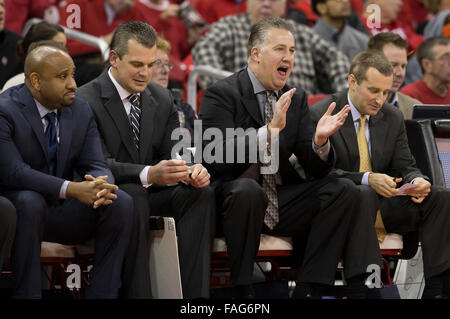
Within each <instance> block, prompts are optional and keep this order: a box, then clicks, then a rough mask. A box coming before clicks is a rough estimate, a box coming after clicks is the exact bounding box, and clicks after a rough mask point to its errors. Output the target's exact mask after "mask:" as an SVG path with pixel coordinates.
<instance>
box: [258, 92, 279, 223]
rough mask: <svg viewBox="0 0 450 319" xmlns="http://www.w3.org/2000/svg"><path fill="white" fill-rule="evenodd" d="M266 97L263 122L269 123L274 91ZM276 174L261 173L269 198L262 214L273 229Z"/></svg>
mask: <svg viewBox="0 0 450 319" xmlns="http://www.w3.org/2000/svg"><path fill="white" fill-rule="evenodd" d="M266 94H267V99H266V103H265V105H264V113H265V123H266V124H269V123H270V121H272V117H273V109H272V105H273V104H274V103H275V102H276V99H277V98H276V96H275V92H273V91H267V92H266ZM267 153H268V155H269V156H270V147H268V148H267ZM275 175H276V174H263V182H262V186H263V188H264V191H265V192H266V195H267V197H268V198H269V205H268V206H267V209H266V214H265V216H264V223H265V224H266V225H267V227H269V228H270V229H273V228H274V227H275V225H276V224H277V223H278V221H279V215H278V194H277V185H276V178H275Z"/></svg>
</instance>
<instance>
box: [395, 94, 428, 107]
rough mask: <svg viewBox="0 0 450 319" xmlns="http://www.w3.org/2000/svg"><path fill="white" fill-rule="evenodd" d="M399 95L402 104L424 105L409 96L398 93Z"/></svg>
mask: <svg viewBox="0 0 450 319" xmlns="http://www.w3.org/2000/svg"><path fill="white" fill-rule="evenodd" d="M397 95H398V100H399V102H400V103H408V104H413V105H414V104H422V102H420V101H419V100H417V99H415V98H413V97H411V96H409V95H407V94H404V93H401V92H398V93H397Z"/></svg>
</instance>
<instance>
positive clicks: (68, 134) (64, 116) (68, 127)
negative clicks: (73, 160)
mask: <svg viewBox="0 0 450 319" xmlns="http://www.w3.org/2000/svg"><path fill="white" fill-rule="evenodd" d="M59 112H60V114H59V118H58V121H59V147H58V154H57V166H56V176H60V177H61V176H62V174H63V171H64V169H63V168H64V165H63V164H64V163H66V161H67V155H68V154H69V151H70V144H71V142H72V134H73V121H72V109H71V108H70V107H63V108H62V109H61V110H60V111H59Z"/></svg>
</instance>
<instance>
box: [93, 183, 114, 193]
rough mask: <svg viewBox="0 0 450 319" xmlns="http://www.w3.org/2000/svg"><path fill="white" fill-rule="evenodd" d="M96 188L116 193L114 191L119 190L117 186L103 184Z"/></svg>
mask: <svg viewBox="0 0 450 319" xmlns="http://www.w3.org/2000/svg"><path fill="white" fill-rule="evenodd" d="M97 188H99V189H107V190H110V191H116V190H118V189H119V186H117V185H114V184H109V183H105V182H103V184H101V185H98V186H97Z"/></svg>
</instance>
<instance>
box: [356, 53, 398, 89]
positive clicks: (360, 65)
mask: <svg viewBox="0 0 450 319" xmlns="http://www.w3.org/2000/svg"><path fill="white" fill-rule="evenodd" d="M369 68H375V69H376V70H377V71H378V72H380V73H381V74H383V75H385V76H389V75H392V73H393V70H392V65H391V63H390V62H389V61H388V59H387V58H386V57H385V56H384V55H383V54H382V53H380V52H378V51H366V52H361V53H359V54H358V55H356V56H355V57H354V58H353V60H352V64H351V65H350V72H349V73H350V74H353V75H354V76H355V78H356V82H357V83H358V84H361V82H362V81H364V80H366V79H367V70H368V69H369Z"/></svg>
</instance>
